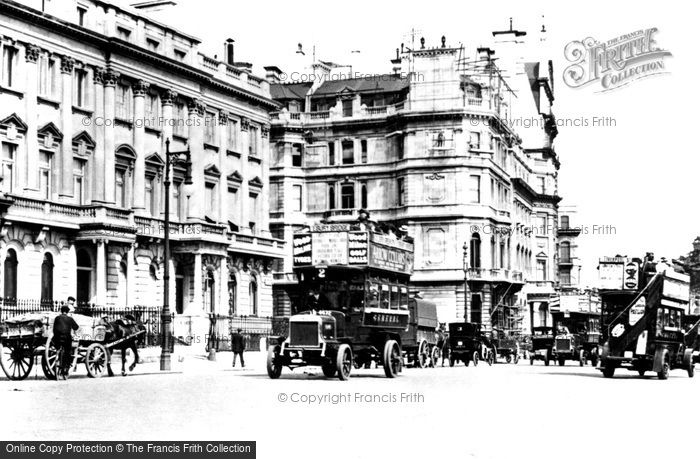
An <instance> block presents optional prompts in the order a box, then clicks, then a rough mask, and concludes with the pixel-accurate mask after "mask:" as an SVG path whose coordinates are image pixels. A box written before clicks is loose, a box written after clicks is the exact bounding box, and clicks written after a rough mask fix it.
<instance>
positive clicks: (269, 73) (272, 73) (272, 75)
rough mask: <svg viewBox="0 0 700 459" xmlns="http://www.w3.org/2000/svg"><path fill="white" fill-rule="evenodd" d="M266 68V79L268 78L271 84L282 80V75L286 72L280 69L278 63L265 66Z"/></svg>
mask: <svg viewBox="0 0 700 459" xmlns="http://www.w3.org/2000/svg"><path fill="white" fill-rule="evenodd" d="M264 69H265V79H267V81H268V82H269V83H270V84H274V83H281V82H282V78H281V75H282V73H284V72H282V69H280V68H279V67H277V66H276V65H268V66H267V67H264Z"/></svg>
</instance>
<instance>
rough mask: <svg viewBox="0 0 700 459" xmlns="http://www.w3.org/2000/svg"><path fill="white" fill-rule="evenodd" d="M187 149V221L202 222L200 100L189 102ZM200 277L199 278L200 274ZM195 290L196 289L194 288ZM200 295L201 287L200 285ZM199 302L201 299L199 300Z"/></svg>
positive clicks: (201, 106)
mask: <svg viewBox="0 0 700 459" xmlns="http://www.w3.org/2000/svg"><path fill="white" fill-rule="evenodd" d="M187 108H188V109H189V117H190V119H189V121H190V129H189V148H190V155H191V157H192V181H193V182H194V185H193V188H194V190H193V194H192V196H191V197H190V199H188V212H187V219H188V220H200V221H201V220H204V167H205V166H206V164H205V162H204V161H205V158H204V120H203V119H202V117H203V116H204V104H203V103H202V101H201V100H200V99H192V100H190V101H189V103H188V106H187ZM199 274H200V277H201V273H199ZM195 288H196V287H195ZM200 293H201V285H200ZM199 300H200V302H201V298H200V299H199Z"/></svg>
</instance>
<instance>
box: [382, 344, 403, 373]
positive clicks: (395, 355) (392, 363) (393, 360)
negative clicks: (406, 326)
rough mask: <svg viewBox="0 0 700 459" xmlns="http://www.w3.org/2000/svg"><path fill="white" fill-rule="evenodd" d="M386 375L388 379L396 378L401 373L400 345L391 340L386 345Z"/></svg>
mask: <svg viewBox="0 0 700 459" xmlns="http://www.w3.org/2000/svg"><path fill="white" fill-rule="evenodd" d="M382 355H383V356H384V359H383V362H384V374H385V375H386V377H387V378H395V377H396V375H397V374H398V373H399V372H400V371H401V348H400V347H399V343H397V342H396V341H395V340H393V339H390V340H387V342H386V343H384V353H383V354H382Z"/></svg>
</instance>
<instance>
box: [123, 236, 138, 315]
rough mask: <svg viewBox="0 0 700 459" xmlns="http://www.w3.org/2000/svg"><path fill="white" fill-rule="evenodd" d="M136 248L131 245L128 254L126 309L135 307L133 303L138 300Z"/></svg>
mask: <svg viewBox="0 0 700 459" xmlns="http://www.w3.org/2000/svg"><path fill="white" fill-rule="evenodd" d="M135 253H136V248H135V247H134V245H133V244H131V245H129V251H128V252H127V254H126V298H125V299H124V300H125V304H124V306H125V307H129V306H133V304H132V302H133V301H134V299H135V298H136V289H135V286H136V282H135V281H136V270H135V269H134V254H135Z"/></svg>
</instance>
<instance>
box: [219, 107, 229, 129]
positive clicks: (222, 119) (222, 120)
mask: <svg viewBox="0 0 700 459" xmlns="http://www.w3.org/2000/svg"><path fill="white" fill-rule="evenodd" d="M227 124H228V113H226V112H225V111H223V110H219V126H226V125H227Z"/></svg>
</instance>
